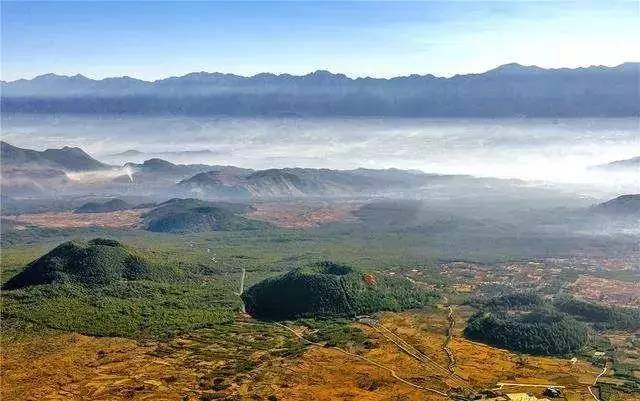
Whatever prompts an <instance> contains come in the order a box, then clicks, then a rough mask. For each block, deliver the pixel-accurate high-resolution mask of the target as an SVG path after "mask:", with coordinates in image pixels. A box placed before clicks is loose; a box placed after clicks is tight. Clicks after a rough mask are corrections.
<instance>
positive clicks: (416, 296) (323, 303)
mask: <svg viewBox="0 0 640 401" xmlns="http://www.w3.org/2000/svg"><path fill="white" fill-rule="evenodd" d="M434 298H435V296H434V294H432V293H430V292H427V291H423V290H420V289H418V288H416V287H415V286H414V285H413V284H412V283H411V282H409V281H408V280H405V279H400V278H394V277H388V276H384V275H382V274H372V273H365V272H361V271H358V270H356V269H354V268H352V267H351V266H346V265H341V264H337V263H333V262H320V263H316V264H313V265H310V266H305V267H302V268H297V269H294V270H292V271H290V272H288V273H286V274H284V275H282V276H278V277H272V278H268V279H266V280H263V281H261V282H259V283H257V284H256V285H254V286H252V287H251V288H249V289H248V290H247V291H245V293H244V294H243V299H244V302H245V305H246V309H247V312H248V313H249V314H251V315H253V316H255V317H258V318H265V319H287V318H298V317H311V316H356V315H361V314H367V313H372V312H376V311H380V310H392V311H398V310H403V309H409V308H417V307H421V306H425V305H427V304H429V303H430V302H431V301H432V300H433V299H434Z"/></svg>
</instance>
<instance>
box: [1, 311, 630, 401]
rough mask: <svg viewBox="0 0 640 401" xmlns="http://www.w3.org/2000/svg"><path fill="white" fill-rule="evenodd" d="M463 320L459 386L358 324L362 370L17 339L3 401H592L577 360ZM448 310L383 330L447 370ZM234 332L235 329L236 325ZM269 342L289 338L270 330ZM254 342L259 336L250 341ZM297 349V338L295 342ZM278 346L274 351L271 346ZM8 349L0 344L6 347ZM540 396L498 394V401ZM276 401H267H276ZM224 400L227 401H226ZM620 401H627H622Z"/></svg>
mask: <svg viewBox="0 0 640 401" xmlns="http://www.w3.org/2000/svg"><path fill="white" fill-rule="evenodd" d="M468 314H469V311H467V310H464V309H462V310H458V311H456V326H455V327H456V329H455V330H454V335H453V338H452V340H451V342H450V344H449V347H450V349H451V351H452V353H453V355H454V356H455V359H456V363H457V364H456V367H455V369H454V371H455V373H456V374H457V375H459V377H461V378H462V383H465V384H460V382H459V381H457V379H455V378H454V377H452V375H450V374H449V373H447V372H444V371H441V370H438V369H437V368H435V367H434V366H433V365H429V366H425V365H423V364H421V363H420V362H419V361H418V360H416V359H414V358H413V357H411V356H409V355H408V354H406V353H403V352H402V351H401V350H400V349H399V348H398V347H397V346H396V345H394V344H393V343H391V342H390V341H389V340H388V339H386V338H385V337H383V336H382V335H381V334H380V332H378V331H376V329H374V328H372V327H369V326H366V325H361V324H358V326H359V327H360V328H361V329H362V330H363V331H364V332H365V333H366V335H367V336H368V337H369V338H370V339H371V340H372V346H371V347H369V348H368V349H363V348H358V349H348V350H347V351H349V352H355V353H356V354H358V355H361V356H363V357H365V358H366V359H367V360H368V361H365V360H362V359H358V358H357V357H354V356H351V355H347V354H345V353H342V352H340V351H339V350H337V349H335V348H330V347H315V346H311V347H309V348H307V351H305V352H304V353H303V354H302V355H301V356H300V357H297V358H292V357H286V356H282V357H280V356H278V357H273V355H270V354H267V353H266V352H265V351H264V350H255V349H254V350H253V351H247V348H242V347H244V346H245V345H242V344H249V346H250V344H251V342H252V340H251V338H249V337H243V338H240V337H238V339H237V342H236V343H235V344H236V345H237V344H241V346H240V348H235V349H233V348H230V345H229V344H224V345H223V344H222V343H220V342H218V343H215V341H223V340H212V341H213V342H211V343H208V342H207V341H204V339H205V338H206V337H198V335H197V334H196V335H193V334H192V335H189V336H187V337H184V338H181V339H176V340H173V341H170V342H169V343H152V342H147V343H138V342H136V341H134V340H128V339H117V338H94V337H88V336H81V335H77V334H57V335H54V336H49V337H35V338H30V339H27V340H20V342H19V343H16V344H11V345H10V346H8V347H7V346H3V349H2V357H3V373H2V387H1V392H0V395H1V397H0V398H1V399H2V400H7V401H11V400H21V401H22V400H198V399H200V398H201V397H203V396H207V395H210V396H211V397H212V398H211V399H213V397H215V398H216V399H227V400H273V399H277V400H300V401H302V400H304V401H307V400H318V401H329V400H331V401H333V400H372V401H375V400H380V401H382V400H385V401H389V400H392V401H412V400H416V401H417V400H421V401H425V400H445V399H448V398H446V397H443V396H441V395H438V394H435V393H432V392H430V391H427V390H423V389H418V388H414V387H412V386H410V385H408V384H406V383H403V382H402V381H400V380H398V379H397V378H394V377H393V376H392V375H391V374H390V372H389V371H388V370H385V368H387V369H392V370H394V371H395V372H396V374H397V376H398V377H400V378H402V379H404V380H406V381H408V382H411V383H414V384H417V385H419V386H421V387H425V388H433V389H436V390H448V389H450V388H454V387H461V386H463V385H464V386H469V387H473V388H475V389H482V388H493V387H495V386H496V383H497V382H500V381H502V382H516V383H529V384H530V383H539V384H554V385H563V386H566V387H567V388H566V390H565V396H566V400H569V401H585V400H590V399H593V398H592V397H591V396H590V395H589V393H588V390H587V384H588V383H591V382H593V380H594V378H595V376H596V375H597V374H598V373H599V369H596V368H595V367H593V366H591V365H590V364H588V363H586V362H584V361H578V363H577V364H575V365H574V366H571V363H570V362H569V361H568V360H565V359H561V358H543V357H529V356H518V355H516V354H513V353H511V352H508V351H504V350H499V349H495V348H492V347H489V346H486V345H483V344H479V343H475V342H471V341H467V340H465V339H464V338H462V337H461V335H460V328H461V327H463V321H464V319H465V318H466V316H468ZM446 315H447V311H446V310H445V309H440V310H436V311H434V312H407V313H385V314H382V315H381V319H380V321H381V323H382V324H383V325H384V327H386V328H388V329H389V330H391V331H392V332H395V333H396V334H397V335H399V336H400V337H401V338H403V339H405V340H406V341H407V342H409V343H411V344H412V345H414V346H415V347H416V348H417V349H419V350H420V351H421V352H423V353H424V354H426V355H428V356H429V357H430V358H432V359H433V360H434V361H435V362H436V363H438V364H440V365H442V366H444V367H446V366H447V362H448V358H447V356H446V354H445V352H444V351H443V350H442V348H441V347H442V344H443V340H444V338H445V333H446V328H447V319H446ZM239 324H241V323H239ZM273 332H274V333H275V334H272V335H273V336H274V337H278V338H280V337H281V338H282V339H286V338H287V337H288V338H291V337H292V335H289V334H288V333H287V332H286V331H284V330H282V329H280V330H279V329H278V328H277V327H275V326H274V330H273ZM251 335H252V336H253V338H254V339H264V336H265V333H264V332H262V333H258V332H254V333H253V334H251ZM294 340H295V338H294ZM275 343H277V342H275ZM4 345H7V344H4ZM238 356H243V357H249V358H250V359H251V360H252V361H254V362H255V365H254V366H253V367H252V368H250V369H249V370H245V371H242V370H240V371H234V373H229V374H228V375H227V376H226V377H224V382H225V383H226V384H225V386H223V387H221V388H219V389H216V388H212V387H211V386H210V385H207V386H203V385H202V383H203V382H204V381H206V382H207V383H209V382H210V381H211V380H214V382H215V380H216V377H219V376H220V374H221V373H220V372H223V370H220V366H221V365H225V362H226V361H228V360H229V358H237V357H238ZM371 362H374V363H375V364H378V365H375V364H373V363H371ZM525 391H526V392H532V393H533V394H535V395H537V396H541V389H536V388H512V387H505V388H504V392H508V393H511V392H513V393H515V392H525ZM274 396H275V397H276V398H273V397H274ZM225 397H226V398H225ZM626 397H627V398H625V397H620V398H618V400H629V401H630V400H632V399H633V398H631V397H632V396H629V395H627V396H626Z"/></svg>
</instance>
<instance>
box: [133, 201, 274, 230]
mask: <svg viewBox="0 0 640 401" xmlns="http://www.w3.org/2000/svg"><path fill="white" fill-rule="evenodd" d="M249 209H250V207H249V206H248V205H245V204H234V203H224V202H206V201H201V200H197V199H171V200H169V201H167V202H164V203H162V204H160V205H159V206H158V207H156V208H155V209H153V210H151V211H149V212H147V213H146V214H144V215H143V218H144V224H145V227H146V229H147V230H149V231H154V232H168V233H184V232H204V231H219V230H222V231H224V230H255V229H258V228H261V227H265V226H266V225H267V224H266V223H263V222H259V221H256V220H250V219H247V218H245V217H243V216H242V215H241V214H242V213H245V212H246V211H248V210H249Z"/></svg>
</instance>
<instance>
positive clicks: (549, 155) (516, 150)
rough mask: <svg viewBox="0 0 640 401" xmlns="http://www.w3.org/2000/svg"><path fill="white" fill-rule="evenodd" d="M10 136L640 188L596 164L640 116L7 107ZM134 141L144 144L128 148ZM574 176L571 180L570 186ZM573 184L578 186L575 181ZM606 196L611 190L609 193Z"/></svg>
mask: <svg viewBox="0 0 640 401" xmlns="http://www.w3.org/2000/svg"><path fill="white" fill-rule="evenodd" d="M2 123H3V128H2V131H3V138H4V140H6V141H8V142H10V143H12V144H14V145H16V146H22V147H27V148H37V149H44V148H50V147H60V146H64V145H70V146H80V147H82V148H83V149H85V150H86V151H88V152H90V153H91V154H92V155H94V156H95V157H97V158H98V159H100V160H102V161H105V162H108V163H111V164H115V165H122V164H123V163H124V162H127V161H133V162H140V161H142V160H145V159H148V158H151V157H160V158H163V159H165V160H169V161H172V162H176V163H205V164H224V165H236V166H241V167H247V168H254V169H266V168H278V167H293V166H297V167H316V168H332V169H351V168H358V167H365V168H375V169H380V168H391V167H395V168H401V169H417V170H422V171H425V172H429V173H440V174H470V175H474V176H483V177H498V178H516V179H522V180H527V181H532V182H535V183H536V185H540V184H548V185H556V184H561V185H562V186H563V187H566V189H568V190H571V191H575V192H586V193H589V194H596V193H603V194H607V195H608V194H615V193H625V192H637V191H638V188H639V187H640V178H639V175H638V174H637V170H635V171H617V172H615V173H611V172H607V171H602V170H597V169H593V168H592V167H593V166H596V165H600V164H604V163H608V162H612V161H615V160H621V159H627V158H631V157H634V156H638V155H640V135H639V133H640V130H639V123H638V119H635V118H626V119H612V118H603V119H560V120H554V119H525V118H523V119H492V120H487V119H466V120H464V119H439V120H438V119H396V118H384V119H383V118H343V119H333V118H325V119H320V118H309V119H308V118H224V117H212V118H189V117H113V116H103V117H93V116H92V117H87V116H77V115H62V116H60V115H58V116H51V115H24V114H23V115H4V116H3V118H2ZM130 150H135V152H127V153H124V154H120V153H122V152H125V151H130ZM569 184H571V185H569ZM572 185H573V186H572ZM603 196H606V195H603Z"/></svg>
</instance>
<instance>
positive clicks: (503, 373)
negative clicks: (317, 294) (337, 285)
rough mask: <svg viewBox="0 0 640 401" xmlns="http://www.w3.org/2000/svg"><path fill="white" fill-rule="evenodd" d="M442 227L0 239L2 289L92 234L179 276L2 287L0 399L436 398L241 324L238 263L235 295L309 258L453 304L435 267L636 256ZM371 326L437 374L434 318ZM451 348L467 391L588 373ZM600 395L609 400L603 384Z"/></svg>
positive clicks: (359, 348) (386, 352) (75, 231)
mask: <svg viewBox="0 0 640 401" xmlns="http://www.w3.org/2000/svg"><path fill="white" fill-rule="evenodd" d="M443 224H444V223H442V224H441V225H437V226H434V227H431V229H429V228H427V227H420V228H412V229H404V228H399V227H387V228H384V227H377V228H376V227H372V226H370V225H361V224H358V223H349V224H342V223H331V224H327V225H323V226H320V227H315V228H310V229H305V230H300V229H283V228H277V227H266V226H264V227H259V228H257V229H255V230H251V231H217V232H203V233H197V234H176V233H150V232H147V231H141V230H135V229H134V230H122V229H114V228H95V227H91V228H43V227H40V228H36V227H33V228H32V227H28V228H27V229H26V230H17V231H11V232H9V233H4V235H3V237H2V244H3V252H2V255H1V266H2V272H1V273H2V274H1V281H2V283H5V282H6V281H7V280H9V279H10V278H11V277H13V276H14V275H16V274H17V273H18V272H20V271H21V270H22V269H23V267H24V266H25V265H26V264H27V263H29V262H31V261H32V260H34V259H35V258H37V257H39V256H41V255H42V254H44V253H46V252H47V251H49V250H51V249H53V248H54V247H55V246H57V245H58V244H60V243H61V242H63V241H65V240H69V239H72V238H85V239H86V238H93V237H98V236H99V237H109V238H114V239H117V240H119V241H121V242H123V243H126V244H127V245H129V246H132V247H135V248H137V249H140V250H141V251H142V252H144V254H145V255H146V257H148V259H149V261H150V262H152V263H162V264H165V265H168V266H171V268H172V269H174V270H175V272H176V275H175V276H174V277H172V278H171V279H164V280H146V279H145V280H136V281H118V282H115V283H109V284H106V285H102V286H99V287H96V288H91V289H90V288H88V287H87V286H84V285H78V284H73V283H58V284H47V285H40V286H34V287H30V288H22V289H18V290H12V291H6V292H4V293H3V294H2V317H3V322H2V323H3V330H2V334H1V335H0V341H1V345H2V349H3V359H4V360H5V361H7V362H6V363H7V365H6V366H7V367H8V369H9V370H8V371H9V373H7V374H5V375H3V380H5V382H6V383H8V385H6V386H5V385H3V386H2V387H3V388H2V391H3V394H2V395H3V399H8V400H11V399H16V400H18V399H20V400H22V399H28V398H29V397H33V398H35V399H45V398H46V397H47V396H51V398H53V399H55V397H58V398H59V399H60V398H62V399H64V396H65V394H67V396H68V395H69V394H72V395H74V396H75V397H77V398H79V399H92V400H93V399H95V400H101V399H104V400H107V399H114V398H130V399H179V398H178V397H184V396H186V397H188V398H187V399H192V400H200V399H215V398H222V399H225V397H226V399H228V400H237V399H250V398H251V397H253V398H255V399H264V400H272V399H274V398H272V397H276V398H275V399H280V400H284V399H286V400H289V399H291V400H297V399H300V400H302V399H308V398H305V396H308V394H310V392H312V393H313V394H314V395H317V397H316V399H319V400H323V399H324V400H333V399H354V398H356V399H357V398H359V397H361V398H362V397H364V399H373V400H378V399H379V400H388V399H394V398H393V397H396V398H395V399H397V400H398V401H400V400H414V399H416V400H417V399H421V400H424V399H434V400H435V399H438V398H434V397H431V396H430V395H428V394H425V393H424V392H422V391H415V390H412V389H410V388H407V387H406V386H405V385H403V384H402V383H398V382H397V380H394V379H393V378H390V377H389V375H388V372H386V371H384V370H381V369H380V368H377V367H375V366H372V365H371V364H368V363H364V362H363V361H361V360H360V361H358V360H353V359H352V358H349V357H347V356H346V355H345V354H340V352H338V351H336V350H335V349H333V348H331V347H323V348H318V347H310V346H308V344H305V343H304V342H301V341H300V340H299V339H297V338H296V337H295V336H293V335H291V333H289V332H287V331H286V330H284V329H282V328H281V327H277V326H274V325H273V324H270V323H265V322H258V321H254V320H252V319H249V318H247V317H246V316H243V315H242V314H241V312H240V311H241V306H242V305H241V302H240V298H239V297H238V295H237V294H236V292H237V291H238V284H239V280H240V274H241V269H243V268H244V269H245V270H246V272H247V281H246V286H249V285H252V284H254V283H257V282H258V281H260V280H263V279H265V278H267V277H273V276H276V275H280V274H282V273H285V272H287V271H290V270H291V269H293V268H296V267H299V266H304V265H308V264H312V263H315V262H318V261H321V260H334V261H337V262H340V263H344V264H348V265H351V266H353V267H354V268H356V269H359V270H361V271H371V272H375V273H376V275H381V276H383V277H387V276H393V275H394V274H395V275H398V276H399V275H401V274H404V273H409V272H411V271H413V270H419V272H420V276H419V278H416V280H418V285H424V286H425V287H428V289H429V290H430V291H435V292H439V293H441V294H442V295H444V296H445V299H449V300H450V301H451V300H461V299H463V298H464V296H461V295H460V294H457V293H455V292H454V291H453V290H452V289H451V288H449V287H448V286H447V283H448V280H447V279H446V278H444V277H443V276H441V275H440V272H439V266H440V264H441V262H442V261H443V260H452V259H464V260H475V261H481V262H483V263H488V264H490V263H494V262H502V261H509V260H513V259H516V260H526V259H527V258H528V257H530V256H533V255H535V254H537V255H540V249H541V248H544V249H545V253H544V254H545V255H552V256H566V255H573V254H584V252H585V249H589V250H590V251H592V252H593V253H595V254H598V253H602V252H605V251H606V252H610V253H612V254H616V255H627V254H628V252H631V251H632V250H633V247H632V246H631V245H629V244H627V243H626V242H625V241H622V242H618V243H616V244H615V245H614V246H612V247H609V245H610V244H609V243H607V241H605V240H597V241H596V240H594V241H593V242H591V243H585V242H580V241H578V239H571V238H567V239H564V240H562V241H557V240H554V239H552V238H540V241H539V242H536V243H535V245H531V241H532V239H531V238H526V237H520V238H509V237H507V236H501V235H500V234H499V233H498V234H495V235H494V236H487V235H486V234H487V233H486V232H485V231H482V232H475V233H469V234H468V235H467V236H463V237H460V238H456V237H455V236H454V235H453V231H449V230H448V229H446V227H444V226H443ZM627 247H629V248H627ZM629 249H631V251H629ZM465 313H466V314H465V315H463V316H459V317H458V319H459V320H458V323H457V324H456V328H457V329H458V330H461V329H462V328H463V327H464V321H465V320H466V318H467V317H469V316H470V313H471V311H466V312H465ZM382 321H383V322H389V323H391V324H392V325H395V326H397V329H398V331H399V333H401V334H403V335H408V337H409V338H411V340H412V341H413V342H414V343H419V344H421V347H423V349H424V350H425V351H428V352H429V354H428V355H432V356H433V357H434V358H436V359H437V360H438V361H441V363H442V364H444V365H445V366H446V364H447V360H446V354H445V353H444V352H443V351H442V350H441V349H440V344H441V343H442V341H443V339H444V337H445V335H446V334H444V333H445V330H446V327H447V321H446V312H445V311H444V310H439V309H433V310H430V309H427V310H422V311H416V312H410V313H402V314H385V315H384V317H383V318H382ZM287 324H288V325H289V326H290V327H292V328H294V329H295V330H299V332H300V333H303V334H304V336H305V338H307V339H309V340H310V341H314V342H321V343H324V344H327V345H329V346H337V347H340V348H342V349H345V350H349V351H350V352H354V353H356V354H358V355H364V356H366V357H368V358H371V359H372V360H375V361H378V362H380V363H384V364H385V366H386V365H389V366H394V367H395V368H396V369H397V370H398V372H400V373H402V376H403V377H407V378H409V379H411V380H413V379H415V380H416V381H417V382H421V383H423V384H425V383H430V382H431V381H434V380H440V379H437V377H436V376H437V375H434V374H433V372H429V371H425V370H424V369H423V367H421V366H419V365H415V362H413V361H411V360H407V359H406V358H407V356H406V355H403V354H402V352H399V351H398V349H397V347H394V346H393V345H392V344H388V343H387V342H385V339H384V338H382V337H380V335H379V333H377V332H375V331H373V330H372V329H371V328H369V327H367V326H364V325H359V324H353V323H352V321H351V320H344V319H343V320H341V319H330V320H313V319H312V320H298V321H295V322H288V323H287ZM385 324H386V323H385ZM70 333H75V334H70ZM423 337H424V338H423ZM628 341H632V340H625V342H623V344H622V345H619V346H616V347H617V348H616V349H618V350H620V351H619V352H622V350H623V348H624V347H623V345H624V344H626V342H628ZM450 348H451V349H452V351H453V352H454V354H455V355H456V358H457V359H458V368H457V369H459V371H460V373H461V374H465V375H466V377H468V378H469V380H471V381H472V385H473V386H477V387H486V386H493V385H495V382H496V381H497V380H513V379H516V380H538V381H540V380H543V379H545V380H548V379H553V380H555V379H558V380H559V381H561V382H562V383H569V384H570V385H571V386H572V387H571V388H572V391H574V390H575V394H577V395H576V396H574V398H573V399H575V400H582V399H587V398H579V397H580V396H584V395H585V389H586V386H585V383H588V382H589V381H590V380H593V376H594V375H593V373H594V371H596V373H597V370H598V369H597V367H594V366H592V365H589V364H587V363H586V362H580V364H579V367H580V369H579V370H578V371H575V372H574V371H571V370H567V368H566V364H567V361H566V360H565V359H561V358H557V359H553V358H533V357H522V356H519V355H516V354H513V353H511V352H508V351H504V350H497V349H495V348H491V347H488V346H485V345H482V344H478V343H473V342H470V341H467V340H464V339H463V338H462V337H461V335H460V333H459V332H456V333H455V334H454V336H453V338H452V340H451V342H450ZM627 348H628V347H627ZM625 355H630V354H625ZM523 358H524V359H523ZM582 358H583V357H582V356H581V361H582ZM621 358H622V357H621ZM24 360H30V361H33V366H34V368H33V369H29V368H28V366H27V365H21V363H20V362H21V361H24ZM523 360H524V361H525V362H522V361H523ZM532 361H534V362H532ZM627 362H629V361H627ZM488 363H493V364H495V372H491V373H489V372H486V366H487V364H488ZM627 366H630V368H629V369H628V374H630V375H634V374H635V373H634V369H635V368H634V367H633V366H634V365H633V364H629V363H627ZM159 367H160V368H159ZM67 372H73V373H69V374H70V376H71V377H70V378H65V376H64V375H65V374H67ZM509 372H515V373H512V374H511V373H509ZM607 379H611V380H613V379H614V377H613V376H607ZM440 383H441V386H442V388H445V387H446V386H447V385H446V383H447V381H446V380H444V381H443V382H440ZM443 383H444V384H443ZM612 391H613V392H614V393H615V394H618V393H616V390H615V388H614V389H613V390H612ZM65 392H66V393H65ZM52 394H53V395H55V397H54V396H52ZM616 396H619V395H616ZM270 397H271V398H270ZM429 397H431V398H429ZM619 397H621V398H617V400H625V398H624V397H626V395H624V394H623V395H622V396H619ZM568 399H572V398H568ZM611 399H612V398H611ZM628 399H629V400H630V399H632V398H628Z"/></svg>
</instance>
